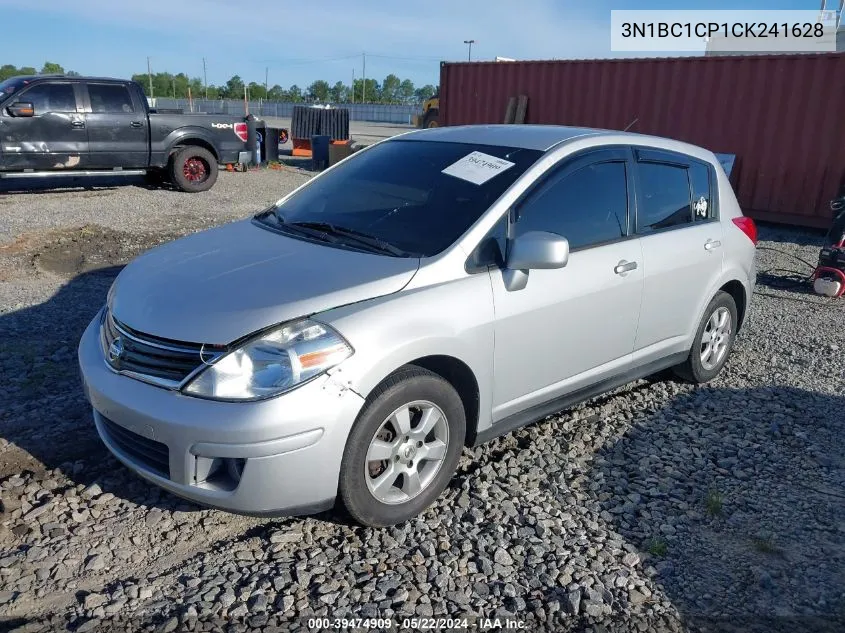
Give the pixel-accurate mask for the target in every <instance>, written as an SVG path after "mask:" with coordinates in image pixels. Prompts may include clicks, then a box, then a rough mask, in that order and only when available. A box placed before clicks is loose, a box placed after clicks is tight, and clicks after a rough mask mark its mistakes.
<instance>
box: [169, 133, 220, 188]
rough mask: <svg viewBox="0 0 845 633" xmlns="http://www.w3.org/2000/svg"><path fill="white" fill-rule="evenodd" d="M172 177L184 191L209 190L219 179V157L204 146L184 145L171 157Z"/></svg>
mask: <svg viewBox="0 0 845 633" xmlns="http://www.w3.org/2000/svg"><path fill="white" fill-rule="evenodd" d="M170 178H171V180H172V181H173V184H175V185H176V186H177V187H179V189H181V190H182V191H187V192H189V193H198V192H200V191H208V190H209V189H211V188H212V187H213V186H214V183H215V182H216V181H217V159H216V158H214V155H213V154H212V153H211V152H209V151H208V150H207V149H205V148H204V147H197V146H195V145H189V146H188V147H183V148H182V149H180V150H178V151H177V152H176V153H175V154H174V155H173V156H172V157H171V159H170Z"/></svg>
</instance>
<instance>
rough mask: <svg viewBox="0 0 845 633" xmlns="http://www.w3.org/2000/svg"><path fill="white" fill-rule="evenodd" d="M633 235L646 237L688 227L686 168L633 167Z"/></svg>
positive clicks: (653, 164) (651, 164)
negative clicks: (635, 186) (635, 202)
mask: <svg viewBox="0 0 845 633" xmlns="http://www.w3.org/2000/svg"><path fill="white" fill-rule="evenodd" d="M637 176H638V191H637V193H638V205H637V231H638V232H640V233H647V232H650V231H659V230H662V229H668V228H673V227H681V226H684V225H688V224H691V223H692V201H691V198H690V180H689V176H688V174H687V167H686V166H683V165H670V164H667V163H657V162H640V163H638V164H637Z"/></svg>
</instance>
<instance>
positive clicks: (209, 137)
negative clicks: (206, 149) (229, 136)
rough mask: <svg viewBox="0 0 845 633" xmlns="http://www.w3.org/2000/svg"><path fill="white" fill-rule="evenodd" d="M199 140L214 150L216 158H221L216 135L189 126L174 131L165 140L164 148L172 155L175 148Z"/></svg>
mask: <svg viewBox="0 0 845 633" xmlns="http://www.w3.org/2000/svg"><path fill="white" fill-rule="evenodd" d="M193 139H197V140H200V141H203V143H205V144H207V145H209V146H210V147H211V148H212V149H213V153H214V155H215V157H217V158H219V157H220V149H219V147H218V143H217V142H216V141H215V139H214V135H213V134H211V133H210V132H209V131H208V130H206V129H205V128H202V127H198V126H193V125H189V126H186V127H180V128H178V129H175V130H173V131H172V132H171V133H170V134H168V135H167V136H166V137H165V139H164V147H166V148H167V153H168V154H171V153H172V152H173V148H174V147H177V146H179V145H183V144H185V141H187V140H193Z"/></svg>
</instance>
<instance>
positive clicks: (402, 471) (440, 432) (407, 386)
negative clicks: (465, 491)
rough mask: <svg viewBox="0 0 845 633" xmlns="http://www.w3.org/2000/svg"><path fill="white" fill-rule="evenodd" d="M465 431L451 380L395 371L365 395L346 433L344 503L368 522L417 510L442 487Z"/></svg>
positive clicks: (385, 521) (381, 522) (399, 518)
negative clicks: (358, 411)
mask: <svg viewBox="0 0 845 633" xmlns="http://www.w3.org/2000/svg"><path fill="white" fill-rule="evenodd" d="M424 426H425V428H423V427H424ZM465 437H466V416H465V413H464V406H463V402H462V401H461V398H460V396H459V395H458V393H457V391H455V389H454V388H453V387H452V385H450V384H449V383H448V382H447V381H445V380H444V379H443V378H441V377H440V376H438V375H437V374H435V373H433V372H430V371H428V370H426V369H423V368H420V367H413V366H408V367H405V368H402V369H400V370H399V371H397V372H396V373H395V374H393V375H392V376H391V377H389V378H388V379H387V380H385V381H384V382H383V383H382V384H381V385H379V386H378V387H376V389H375V390H374V391H373V393H372V394H370V396H369V397H368V398H367V402H366V403H365V405H364V408H363V409H362V411H361V413H360V414H359V416H358V419H357V420H356V421H355V424H354V425H353V427H352V431H351V432H350V434H349V438H348V440H347V442H346V449H345V451H344V455H343V460H342V462H341V468H340V483H339V493H340V499H341V501H342V502H343V505H344V506H345V507H346V510H347V511H348V512H349V514H350V515H351V516H352V518H353V519H355V520H356V521H357V522H359V523H361V524H363V525H367V526H371V527H384V526H388V525H394V524H396V523H401V522H403V521H407V520H408V519H411V518H413V517H415V516H417V515H418V514H420V513H421V512H422V511H423V510H425V509H426V508H427V507H428V506H429V505H431V503H432V502H434V500H435V499H437V497H439V496H440V493H442V492H443V490H444V488H446V485H447V484H448V483H449V480H450V479H451V478H452V475H453V474H454V472H455V469H456V468H457V465H458V460H459V459H460V456H461V451H462V450H463V445H464V439H465ZM388 469H390V472H388ZM414 472H416V476H414V475H413V473H414Z"/></svg>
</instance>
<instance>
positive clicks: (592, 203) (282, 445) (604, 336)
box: [79, 125, 756, 526]
mask: <svg viewBox="0 0 845 633" xmlns="http://www.w3.org/2000/svg"><path fill="white" fill-rule="evenodd" d="M755 240H756V228H755V226H754V223H753V222H752V221H751V220H750V219H748V218H745V217H743V215H742V212H741V211H740V209H739V206H738V204H737V201H736V198H735V196H734V193H733V191H732V190H731V186H730V184H729V182H728V179H727V177H726V175H725V173H724V171H723V170H722V168H721V166H720V165H719V162H718V161H717V159H716V157H715V156H714V155H713V154H712V153H711V152H709V151H706V150H703V149H700V148H698V147H694V146H691V145H687V144H684V143H680V142H675V141H670V140H665V139H660V138H653V137H648V136H640V135H634V134H624V133H618V132H612V131H603V130H590V129H575V128H566V127H552V126H539V125H529V126H520V125H507V126H495V125H494V126H469V127H452V128H450V127H446V128H439V129H432V130H424V131H417V132H411V133H408V134H403V135H401V136H398V137H394V138H393V139H389V140H386V141H382V142H380V143H377V144H376V145H373V146H371V147H369V148H367V149H364V150H363V151H361V152H358V153H356V154H353V155H352V156H351V157H349V158H347V159H346V160H344V161H342V162H340V163H338V164H337V165H335V166H334V167H332V168H330V169H328V170H327V171H325V172H324V173H322V174H321V175H319V176H317V177H316V178H314V179H312V180H311V181H310V182H308V183H307V184H305V185H303V186H302V187H300V188H299V189H297V190H295V191H293V192H292V193H290V194H289V195H287V196H286V197H285V198H283V199H282V200H280V201H279V202H278V203H277V204H275V205H273V206H272V207H270V208H268V209H266V210H264V211H262V212H260V213H258V214H257V215H256V216H255V217H254V218H250V219H246V220H243V221H239V222H234V223H232V224H228V225H225V226H221V227H219V228H215V229H211V230H208V231H203V232H201V233H197V234H194V235H191V236H189V237H185V238H183V239H180V240H177V241H175V242H172V243H169V244H166V245H163V246H160V247H158V248H155V249H153V250H151V251H149V252H148V253H146V254H144V255H142V256H141V257H139V258H137V259H136V260H135V261H133V262H132V263H130V264H129V265H128V266H126V268H124V269H123V271H122V272H121V273H120V275H119V276H118V277H117V280H116V281H115V283H114V285H113V286H112V288H111V290H110V291H109V294H108V300H107V304H106V305H105V306H104V307H103V309H102V310H101V311H100V313H99V314H97V316H96V318H95V319H94V320H93V321H92V322H91V324H90V325H89V327H88V329H87V330H86V331H85V334H84V335H83V337H82V340H81V342H80V345H79V362H80V365H81V368H82V375H83V378H84V385H85V390H86V393H87V396H88V398H89V400H90V402H91V405H92V406H93V410H94V422H95V424H96V425H97V430H98V432H99V434H100V436H101V438H102V440H103V442H105V444H106V445H107V446H108V448H109V449H110V450H111V452H113V453H114V455H115V456H116V457H117V458H118V459H119V460H120V461H121V462H123V463H124V464H125V465H126V466H128V467H129V468H131V469H132V470H134V471H135V472H137V473H138V474H139V475H141V476H143V477H145V478H146V479H148V480H150V481H152V482H154V483H155V484H157V485H159V486H161V487H162V488H165V489H167V490H169V491H170V492H172V493H174V494H176V495H179V496H182V497H185V498H187V499H191V500H193V501H196V502H198V503H201V504H206V505H209V506H215V507H218V508H224V509H227V510H231V511H235V512H243V513H249V514H265V513H266V514H303V513H311V512H316V511H319V510H323V509H327V508H329V507H330V506H333V505H334V504H335V503H336V501H337V500H338V499H339V500H340V501H342V503H343V505H344V506H345V507H346V508H347V510H348V511H349V513H350V514H351V515H352V517H354V518H355V519H356V520H357V521H359V522H361V523H363V524H366V525H373V526H383V525H389V524H393V523H397V522H400V521H404V520H406V519H409V518H411V517H413V516H415V515H417V514H418V513H420V512H421V511H423V510H424V509H425V508H426V507H427V506H429V505H430V504H431V503H432V502H433V501H434V500H435V499H436V498H437V497H438V495H440V493H441V492H442V491H443V490H444V488H445V487H446V485H447V484H448V482H449V479H450V477H451V476H452V474H453V472H454V470H455V468H456V465H457V463H458V459H459V457H460V455H461V452H462V449H463V447H464V446H465V445H476V444H479V443H481V442H484V441H486V440H488V439H490V438H493V437H495V436H498V435H501V434H503V433H507V432H509V431H512V430H513V429H516V428H518V427H520V426H523V425H525V424H527V423H530V422H532V421H535V420H538V419H541V418H543V417H544V416H547V415H550V414H552V413H554V412H556V411H559V410H561V409H563V408H565V407H568V406H571V405H572V404H573V403H576V402H578V401H581V400H584V399H586V398H589V397H592V396H595V395H597V394H599V393H601V392H604V391H607V390H609V389H612V388H614V387H617V386H619V385H622V384H624V383H626V382H629V381H632V380H634V379H637V378H640V377H644V376H646V375H649V374H653V373H655V372H658V371H660V370H663V369H667V368H670V367H673V368H675V369H676V370H677V372H678V373H679V374H680V375H681V376H683V377H685V378H686V379H689V380H691V381H694V382H699V383H701V382H706V381H708V380H711V379H712V378H714V377H715V376H716V375H717V374H718V373H719V372H720V371H721V370H722V368H723V367H724V365H725V362H726V361H727V359H728V356H729V354H730V352H731V348H732V347H733V345H734V340H735V337H736V334H737V331H738V330H739V328H740V326H741V325H742V322H743V318H744V316H745V314H746V313H747V310H748V304H749V301H750V300H751V296H752V284H753V283H754V278H755V264H754V252H755V246H754V245H755Z"/></svg>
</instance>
